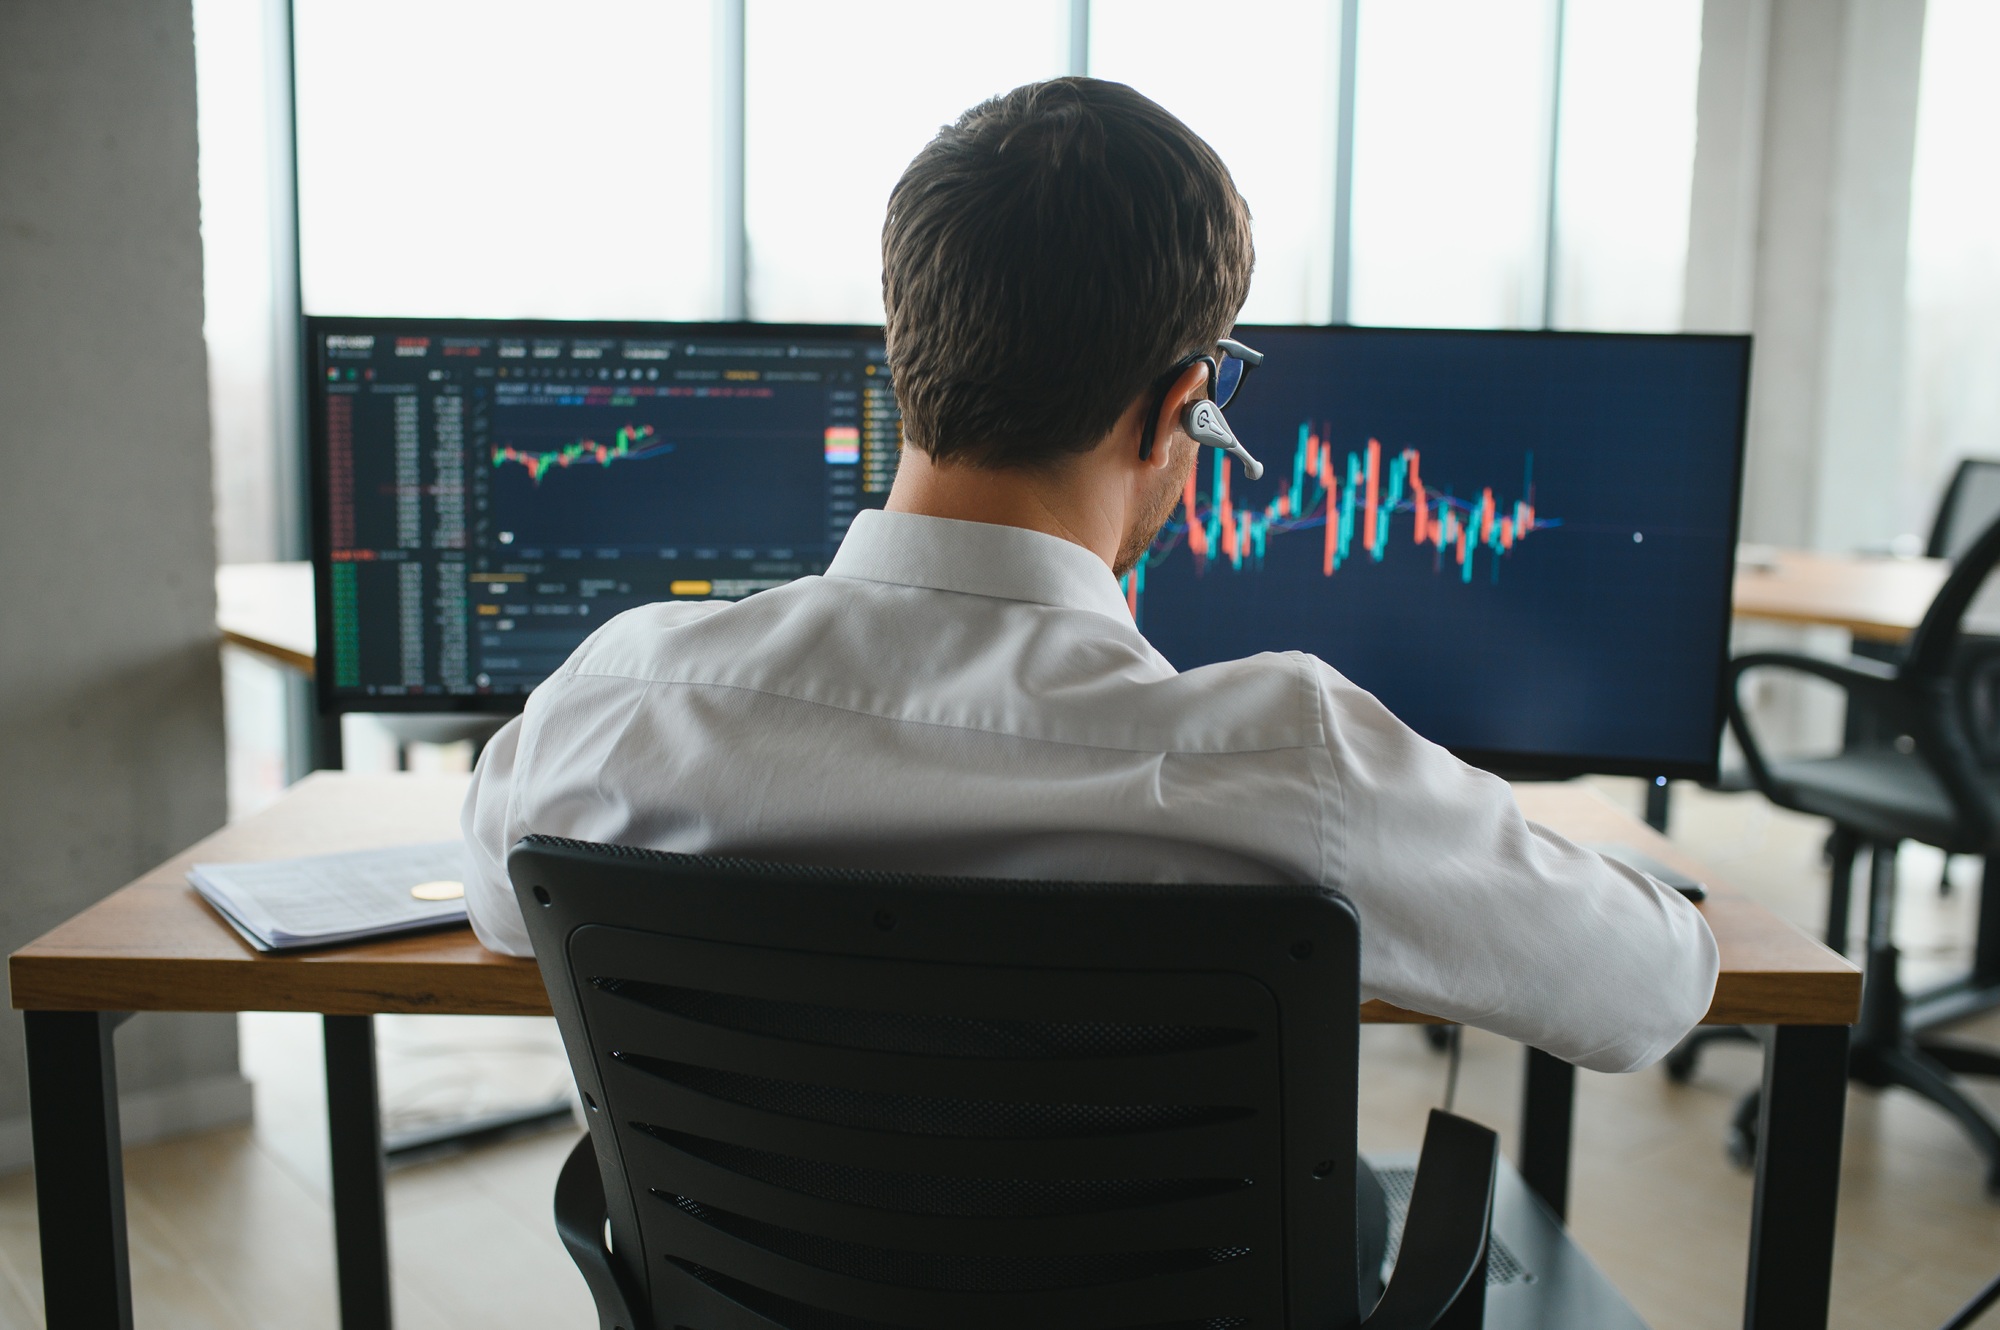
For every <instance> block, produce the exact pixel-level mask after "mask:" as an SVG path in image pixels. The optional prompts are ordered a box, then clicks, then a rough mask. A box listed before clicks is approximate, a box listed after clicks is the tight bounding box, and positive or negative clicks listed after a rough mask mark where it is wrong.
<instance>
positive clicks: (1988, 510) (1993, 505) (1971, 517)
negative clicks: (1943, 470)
mask: <svg viewBox="0 0 2000 1330" xmlns="http://www.w3.org/2000/svg"><path fill="white" fill-rule="evenodd" d="M1996 518H2000V460H1996V459H1994V458H1990V457H1968V458H1966V459H1964V460H1963V461H1961V462H1960V463H1959V464H1958V469H1957V470H1956V471H1954V472H1952V474H1951V483H1950V484H1949V485H1946V486H1945V490H1944V497H1943V498H1941V499H1939V500H1938V508H1937V516H1936V517H1935V518H1934V519H1932V521H1931V537H1930V542H1929V544H1928V545H1927V546H1926V547H1925V549H1924V553H1926V554H1928V555H1929V556H1930V557H1931V558H1933V559H1950V560H1951V561H1952V562H1953V563H1956V562H1958V560H1959V559H1960V558H1961V557H1963V556H1964V554H1965V552H1966V551H1967V550H1969V549H1971V548H1972V542H1973V541H1975V540H1978V539H1979V533H1980V532H1982V531H1984V530H1986V528H1987V527H1989V526H1991V525H1993V522H1994V520H1995V519H1996Z"/></svg>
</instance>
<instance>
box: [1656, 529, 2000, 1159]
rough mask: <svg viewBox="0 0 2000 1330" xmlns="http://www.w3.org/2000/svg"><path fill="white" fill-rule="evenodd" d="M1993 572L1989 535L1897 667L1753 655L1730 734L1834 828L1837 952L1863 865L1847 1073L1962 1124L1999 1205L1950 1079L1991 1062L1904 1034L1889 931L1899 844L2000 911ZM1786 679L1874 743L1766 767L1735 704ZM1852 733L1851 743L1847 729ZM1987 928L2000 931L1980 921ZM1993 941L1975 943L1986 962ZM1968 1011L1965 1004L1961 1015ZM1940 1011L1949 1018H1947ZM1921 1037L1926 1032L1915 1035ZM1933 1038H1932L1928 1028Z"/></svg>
mask: <svg viewBox="0 0 2000 1330" xmlns="http://www.w3.org/2000/svg"><path fill="white" fill-rule="evenodd" d="M1996 565H2000V522H1993V523H1990V524H1989V525H1988V526H1987V528H1986V529H1985V530H1984V531H1983V532H1982V533H1981V534H1980V535H1979V536H1978V538H1977V539H1976V540H1974V541H1973V542H1972V543H1971V544H1970V545H1969V546H1967V547H1965V548H1964V550H1963V551H1962V553H1961V556H1960V558H1959V560H1958V564H1957V566H1956V567H1955V568H1954V569H1953V570H1952V574H1951V576H1950V577H1949V578H1948V579H1946V581H1945V584H1944V586H1943V587H1942V588H1941V589H1940V590H1939V592H1938V595H1937V598H1936V599H1935V600H1934V601H1932V603H1931V606H1930V609H1929V610H1927V611H1926V612H1925V615H1924V619H1923V622H1922V623H1921V624H1919V625H1918V627H1917V630H1916V633H1915V634H1914V635H1913V636H1912V637H1911V639H1910V643H1909V647H1908V650H1907V651H1906V652H1905V654H1904V655H1903V657H1902V659H1901V660H1900V661H1898V662H1896V663H1894V664H1891V663H1888V662H1883V661H1877V660H1871V659H1868V658H1865V657H1860V656H1856V657H1852V658H1850V659H1848V660H1846V661H1831V660H1825V659H1822V658H1819V657H1816V656H1804V655H1796V654H1792V653H1785V652H1757V653H1752V654H1749V655H1744V656H1740V657H1738V658H1737V659H1736V660H1734V661H1732V662H1731V664H1730V688H1729V725H1730V729H1731V730H1732V731H1733V732H1734V733H1735V735H1736V739H1737V742H1738V743H1739V744H1740V745H1741V746H1742V748H1743V756H1744V761H1745V763H1746V765H1747V766H1748V768H1749V770H1750V775H1751V779H1752V780H1753V781H1754V782H1755V783H1756V786H1757V788H1758V789H1759V790H1761V791H1762V792H1763V794H1764V796H1765V797H1766V798H1768V799H1770V800H1771V802H1773V803H1775V804H1778V805H1779V806H1780V807H1784V808H1790V809H1794V810H1796V811H1798V812H1802V813H1810V814H1814V815H1816V816H1819V817H1825V818H1828V819H1830V820H1831V821H1832V822H1833V824H1834V827H1835V836H1834V844H1833V879H1832V887H1831V891H1830V893H1829V906H1828V914H1827V919H1828V922H1827V942H1828V945H1829V946H1832V947H1835V948H1836V949H1839V950H1844V949H1845V948H1844V944H1845V941H1846V932H1847V916H1848V908H1849V900H1848V891H1849V879H1850V878H1851V876H1852V873H1853V866H1854V861H1855V855H1856V852H1857V850H1860V849H1866V851H1867V853H1868V859H1869V897H1868V928H1867V942H1866V953H1867V954H1866V956H1865V958H1864V962H1863V964H1864V979H1863V992H1862V1005H1861V1019H1860V1021H1859V1023H1858V1024H1857V1025H1856V1026H1855V1028H1854V1036H1853V1042H1852V1045H1851V1051H1850V1067H1851V1072H1852V1074H1853V1076H1854V1077H1855V1079H1857V1080H1859V1081H1861V1082H1862V1083H1864V1084H1867V1085H1873V1086H1877V1087H1887V1086H1892V1085H1900V1086H1902V1087H1904V1088H1906V1089H1909V1090H1913V1091H1915V1092H1916V1093H1918V1094H1920V1095H1922V1096H1923V1097H1924V1098H1926V1099H1929V1100H1930V1101H1932V1102H1933V1103H1935V1104H1937V1105H1938V1106H1939V1107H1941V1108H1943V1109H1944V1110H1945V1111H1946V1112H1948V1113H1950V1114H1951V1115H1952V1116H1953V1117H1955V1118H1957V1119H1958V1121H1959V1123H1960V1125H1961V1126H1962V1127H1963V1128H1964V1129H1965V1131H1966V1133H1967V1135H1969V1136H1970V1137H1971V1138H1972V1142H1973V1144H1974V1145H1975V1146H1977V1147H1978V1148H1979V1150H1980V1151H1981V1152H1982V1153H1983V1154H1984V1155H1985V1156H1986V1159H1987V1186H1988V1187H1989V1189H1992V1190H1994V1191H1995V1192H2000V1120H1996V1119H1995V1118H1994V1116H1993V1115H1992V1114H1990V1113H1989V1112H1988V1111H1987V1110H1986V1109H1985V1108H1984V1107H1982V1106H1981V1105H1980V1104H1979V1103H1977V1102H1976V1101H1975V1100H1973V1099H1971V1098H1970V1097H1969V1096H1967V1095H1966V1094H1965V1092H1964V1091H1963V1090H1962V1089H1961V1088H1960V1087H1959V1086H1958V1084H1957V1083H1956V1082H1955V1080H1954V1079H1953V1073H1954V1072H1956V1073H1965V1074H1976V1075H1985V1076H1995V1075H2000V1054H1996V1053H1994V1052H1991V1051H1988V1050H1984V1049H1978V1048H1970V1047H1966V1046H1963V1045H1959V1044H1951V1043H1946V1042H1942V1041H1939V1040H1935V1039H1929V1038H1922V1039H1920V1038H1917V1037H1916V1036H1915V1033H1914V1030H1913V1022H1912V1021H1910V1020H1909V1019H1908V1015H1907V1011H1906V1005H1907V999H1906V995H1905V994H1904V992H1903V989H1902V984H1901V978H1900V975H1899V965H1900V958H1899V955H1898V953H1897V950H1896V945H1895V937H1894V931H1893V925H1894V919H1895V898H1896V849H1897V847H1898V846H1899V845H1900V844H1901V843H1902V842H1903V841H1905V840H1916V841H1921V842H1923V843H1925V844H1928V845H1935V846H1937V847H1938V848H1940V849H1942V850H1944V851H1945V852H1946V853H1954V854H1980V855H1985V856H1986V873H1985V880H1984V885H1983V887H1982V890H1983V891H1984V892H1985V893H1986V898H1987V900H1988V901H1992V900H1995V899H1996V897H2000V711H1996V708H1995V707H1994V705H1993V699H1994V698H1995V697H1996V695H2000V690H1996V688H1995V686H1994V685H1995V682H1996V681H2000V638H1994V637H1990V636H1982V635H1980V634H1978V633H1975V632H1970V631H1968V622H1967V620H1968V611H1970V610H1971V609H1973V608H1974V606H1975V603H1976V602H1977V601H1978V599H1979V597H1980V593H1981V591H1982V589H1983V588H1985V586H1986V584H1987V582H1988V580H1989V576H1990V575H1991V574H1992V573H1993V571H1994V569H1995V567H1996ZM1763 669H1783V670H1790V671H1793V672H1796V673H1802V674H1806V675H1810V676H1813V677H1817V678H1821V679H1825V680H1828V681H1830V682H1832V683H1834V684H1837V685H1839V686H1840V687H1841V688H1842V689H1844V690H1845V691H1846V693H1847V699H1848V708H1849V712H1850V715H1852V714H1854V713H1856V712H1860V713H1861V715H1862V717H1863V719H1864V721H1865V728H1866V730H1867V732H1868V733H1870V734H1872V735H1874V736H1876V738H1875V740H1874V741H1871V742H1868V743H1860V744H1857V743H1853V742H1850V743H1849V745H1848V746H1847V747H1845V748H1843V750H1842V751H1841V752H1839V753H1837V754H1835V755H1834V756H1832V757H1821V758H1809V759H1801V760H1792V761H1780V760H1775V759H1772V758H1770V757H1768V756H1766V754H1765V752H1764V750H1763V748H1762V746H1761V745H1760V744H1759V743H1758V742H1757V738H1756V735H1755V734H1754V733H1753V731H1752V728H1751V725H1750V722H1749V718H1748V716H1747V715H1746V714H1745V712H1744V708H1743V703H1742V680H1743V677H1744V676H1745V675H1746V674H1749V673H1750V672H1752V671H1755V670H1763ZM1850 733H1852V729H1851V730H1850ZM1981 919H1982V926H1983V927H1991V926H1992V925H1993V924H1994V923H1995V922H1996V921H2000V910H1991V909H1989V910H1986V911H1983V912H1982V915H1981ZM1991 942H1992V939H1986V938H1982V939H1980V950H1981V951H1982V952H1985V951H1987V950H1988V949H1989V947H1990V945H1991ZM1976 1009H1977V1006H1976V1004H1961V1005H1960V1006H1959V1007H1958V1008H1957V1009H1956V1011H1955V1013H1954V1014H1956V1015H1964V1014H1969V1012H1970V1011H1971V1010H1976ZM1948 1010H1949V1009H1948ZM1919 1023H1921V1022H1919ZM1931 1023H1941V1021H1938V1022H1931ZM1720 1033H1721V1032H1709V1031H1705V1032H1703V1033H1702V1034H1701V1035H1699V1036H1697V1037H1696V1039H1695V1040H1692V1041H1690V1042H1689V1043H1687V1044H1685V1045H1683V1047H1682V1048H1681V1049H1679V1050H1676V1052H1675V1053H1674V1054H1673V1055H1672V1056H1671V1057H1670V1058H1669V1060H1668V1070H1669V1073H1670V1074H1673V1075H1675V1076H1677V1078H1685V1076H1686V1075H1688V1074H1689V1072H1690V1071H1691V1070H1692V1067H1693V1061H1694V1057H1695V1054H1696V1052H1697V1050H1698V1049H1699V1048H1700V1046H1701V1043H1702V1042H1703V1041H1704V1040H1706V1039H1708V1038H1714V1037H1717V1036H1718V1035H1719V1034H1720ZM1755 1121H1756V1098H1755V1096H1754V1095H1752V1096H1750V1097H1748V1098H1746V1099H1745V1100H1744V1102H1743V1104H1742V1106H1741V1107H1740V1108H1739V1110H1738V1113H1737V1117H1736V1121H1735V1126H1734V1132H1735V1141H1736V1143H1737V1144H1736V1148H1737V1150H1738V1153H1739V1154H1740V1155H1744V1156H1747V1155H1748V1154H1749V1153H1750V1151H1751V1150H1753V1149H1754V1147H1755V1142H1754V1138H1753V1136H1752V1132H1753V1131H1754V1123H1755Z"/></svg>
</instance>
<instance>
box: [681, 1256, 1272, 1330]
mask: <svg viewBox="0 0 2000 1330" xmlns="http://www.w3.org/2000/svg"><path fill="white" fill-rule="evenodd" d="M668 1260H670V1261H673V1264H674V1265H676V1266H679V1267H680V1268H681V1269H682V1270H685V1271H686V1272H687V1273H688V1274H690V1275H692V1276H694V1277H695V1278H696V1279H699V1280H700V1281H701V1282H702V1283H704V1284H706V1285H708V1286H709V1287H710V1288H712V1289H714V1290H715V1291H716V1292H717V1293H720V1294H722V1295H723V1296H724V1297H726V1298H730V1299H732V1300H734V1301H736V1302H740V1303H742V1304H743V1305H744V1306H745V1307H748V1308H749V1309H750V1310H751V1311H753V1312H756V1313H757V1314H758V1315H759V1316H763V1317H765V1318H767V1319H769V1320H772V1321H776V1322H777V1323H778V1324H779V1325H782V1326H786V1327H788V1328H789V1330H910V1327H908V1326H903V1325H893V1324H891V1323H890V1322H888V1321H870V1320H864V1319H862V1318H861V1317H858V1316H844V1315H842V1314H841V1313H839V1312H830V1311H826V1310H824V1309H823V1308H819V1307H814V1306H811V1305H809V1304H807V1303H803V1302H795V1301H793V1300H792V1299H791V1298H787V1297H781V1296H779V1295H778V1294H776V1293H771V1292H767V1291H766V1290H764V1289H761V1288H758V1287H756V1286H755V1285H752V1284H746V1283H744V1282H743V1281H741V1280H739V1279H731V1278H730V1277H729V1276H728V1275H725V1274H721V1273H718V1272H717V1271H714V1270H709V1269H706V1268H704V1267H702V1266H699V1265H695V1264H693V1263H692V1262H688V1261H674V1260H673V1258H672V1257H669V1258H668ZM1249 1324H1250V1320H1249V1318H1248V1317H1244V1316H1211V1317H1208V1318H1206V1319H1203V1320H1198V1321H1173V1322H1168V1323H1160V1322H1156V1323H1154V1324H1152V1325H1140V1326H1119V1327H1116V1328H1115V1330H1241V1328H1242V1327H1246V1326H1248V1325H1249Z"/></svg>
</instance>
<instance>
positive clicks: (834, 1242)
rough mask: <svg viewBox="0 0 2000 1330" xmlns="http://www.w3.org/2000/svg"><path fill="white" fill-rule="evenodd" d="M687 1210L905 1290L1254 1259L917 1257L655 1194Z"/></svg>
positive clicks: (781, 1249) (1208, 1251) (1055, 1281)
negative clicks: (783, 1226) (780, 1225)
mask: <svg viewBox="0 0 2000 1330" xmlns="http://www.w3.org/2000/svg"><path fill="white" fill-rule="evenodd" d="M653 1194H654V1195H655V1196H657V1197H659V1198H660V1199H661V1200H662V1201H665V1202H666V1203H667V1204H669V1205H672V1206H674V1207H675V1208H676V1209H678V1210H680V1211H681V1213H683V1214H685V1215H688V1216H689V1217H691V1218H693V1219H696V1220H699V1221H700V1222H701V1223H704V1224H706V1225H708V1226H709V1227H710V1228H713V1229H715V1230H716V1231H718V1232H721V1233H726V1234H728V1235H729V1236H730V1237H732V1238H735V1239H737V1240H738V1241H739V1242H744V1243H748V1244H750V1245H751V1246H754V1247H759V1248H761V1249H763V1250H764V1251H767V1252H770V1253H771V1254H773V1255H775V1256H781V1257H783V1258H785V1259H786V1260H789V1261H797V1262H799V1263H800V1264H802V1265H810V1266H814V1267H816V1268H818V1269H821V1270H826V1271H828V1272H830V1273H833V1274H838V1275H845V1276H847V1277H848V1278H850V1279H861V1280H866V1281H868V1282H870V1283H874V1284H889V1285H893V1286H895V1287H899V1288H921V1289H932V1290H937V1291H941V1292H952V1293H1010V1292H1033V1291H1038V1290H1046V1289H1061V1288H1083V1287H1088V1286H1092V1285H1098V1284H1117V1283H1125V1282H1127V1281H1130V1280H1135V1279H1153V1278H1158V1277H1160V1276H1162V1275H1177V1274H1185V1273H1188V1272H1190V1271H1194V1270H1203V1269H1207V1268H1208V1267H1210V1266H1214V1265H1220V1264H1223V1263H1224V1262H1228V1261H1236V1260H1241V1259H1242V1258H1243V1257H1245V1256H1248V1255H1249V1254H1250V1249H1249V1248H1248V1247H1213V1248H1181V1249H1178V1250H1168V1251H1133V1252H1044V1253H1036V1254H1032V1255H1026V1256H1022V1255H1014V1254H1003V1253H995V1252H978V1253H972V1252H918V1251H906V1250H902V1249H900V1248H895V1247H876V1246H871V1245H869V1244H866V1243H860V1242H852V1241H849V1240H848V1239H845V1238H830V1237H826V1236H823V1235H821V1234H818V1233H806V1232H803V1231H801V1230H799V1229H794V1228H781V1227H779V1226H778V1225H776V1224H770V1223H766V1222H764V1221H763V1220H761V1219H752V1218H750V1217H749V1216H747V1215H739V1214H733V1213H731V1212H730V1211H728V1210H718V1209H716V1208H715V1207H714V1206H710V1205H705V1204H703V1203H702V1202H700V1201H697V1200H695V1199H694V1198H693V1197H690V1196H680V1195H676V1194H674V1193H671V1192H662V1191H655V1192H654V1193H653Z"/></svg>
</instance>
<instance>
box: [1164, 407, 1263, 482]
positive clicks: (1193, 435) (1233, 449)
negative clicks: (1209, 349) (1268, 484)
mask: <svg viewBox="0 0 2000 1330" xmlns="http://www.w3.org/2000/svg"><path fill="white" fill-rule="evenodd" d="M1181 428H1182V429H1184V430H1186V431H1187V434H1188V437H1189V438H1190V439H1193V440H1194V441H1195V442H1196V443H1199V444H1205V445H1207V446H1208V447H1210V448H1220V449H1222V451H1224V452H1226V453H1228V454H1229V455H1230V456H1231V457H1234V458H1235V459H1236V460H1237V461H1238V462H1241V463H1242V464H1243V478H1244V479H1245V480H1256V479H1257V478H1259V477H1260V476H1262V475H1263V474H1264V464H1263V463H1262V462H1260V461H1258V460H1257V459H1256V458H1254V457H1252V456H1251V455H1250V452H1249V450H1248V449H1247V448H1245V447H1244V446H1243V445H1242V443H1240V442H1239V441H1238V440H1237V438H1236V432H1235V431H1234V430H1232V429H1230V428H1229V422H1228V421H1227V420H1225V419H1224V418H1223V415H1222V408H1221V407H1219V406H1217V405H1216V404H1215V403H1213V402H1211V401H1209V400H1208V399H1207V398H1205V397H1204V398H1203V399H1201V400H1200V401H1198V402H1191V403H1189V404H1188V408H1187V410H1185V411H1183V412H1182V413H1181Z"/></svg>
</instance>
